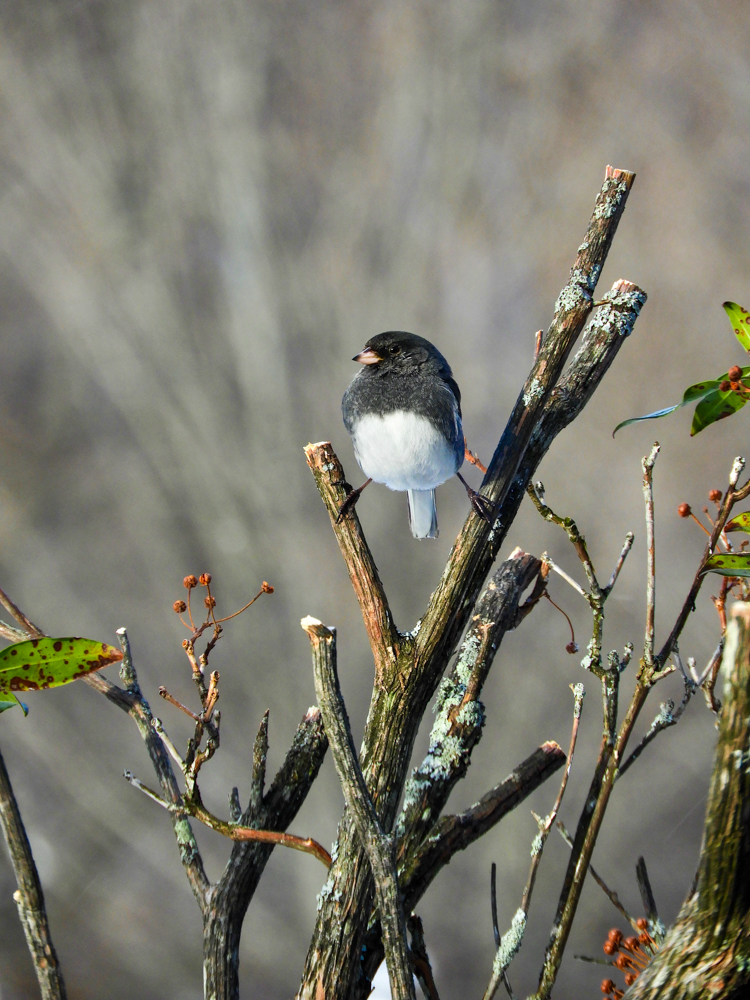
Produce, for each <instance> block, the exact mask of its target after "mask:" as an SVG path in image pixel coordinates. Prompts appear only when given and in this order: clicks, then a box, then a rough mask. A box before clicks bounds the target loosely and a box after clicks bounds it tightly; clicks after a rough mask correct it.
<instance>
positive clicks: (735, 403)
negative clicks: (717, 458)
mask: <svg viewBox="0 0 750 1000" xmlns="http://www.w3.org/2000/svg"><path fill="white" fill-rule="evenodd" d="M746 402H747V399H745V397H744V396H740V395H739V394H738V393H736V392H733V391H732V390H731V389H729V390H728V391H727V392H721V391H720V390H716V391H715V392H710V393H709V394H708V395H707V396H706V397H705V398H704V399H703V400H701V402H700V403H698V405H697V406H696V408H695V413H694V414H693V423H692V425H691V427H690V437H695V435H696V434H700V432H701V431H702V430H705V428H706V427H708V425H709V424H713V423H715V422H716V421H717V420H723V419H724V418H725V417H731V416H732V414H733V413H736V412H737V410H741V409H742V407H743V406H744V405H745V403H746Z"/></svg>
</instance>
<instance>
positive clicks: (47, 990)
mask: <svg viewBox="0 0 750 1000" xmlns="http://www.w3.org/2000/svg"><path fill="white" fill-rule="evenodd" d="M4 603H5V601H3V604H4ZM0 822H1V823H2V826H3V833H4V834H5V842H6V844H7V845H8V852H9V853H10V860H11V862H12V864H13V871H14V872H15V873H16V882H17V883H18V890H17V891H16V892H14V893H13V899H14V900H15V902H16V906H17V907H18V916H19V917H20V920H21V924H22V925H23V931H24V934H25V935H26V943H27V945H28V946H29V952H30V953H31V960H32V962H33V963H34V971H35V972H36V976H37V979H38V980H39V989H40V990H41V993H42V1000H65V998H66V996H67V993H66V991H65V982H64V981H63V975H62V970H61V969H60V963H59V961H58V958H57V953H56V951H55V948H54V945H53V944H52V936H51V934H50V930H49V924H48V922H47V911H46V909H45V906H44V893H43V892H42V883H41V882H40V881H39V873H38V872H37V870H36V864H35V863H34V856H33V855H32V853H31V845H30V844H29V838H28V837H27V836H26V829H25V827H24V825H23V820H22V819H21V813H20V812H19V810H18V804H17V802H16V797H15V795H14V794H13V788H12V786H11V783H10V776H9V775H8V771H7V770H6V767H5V761H4V760H3V757H2V754H0Z"/></svg>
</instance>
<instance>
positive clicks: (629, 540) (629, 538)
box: [604, 531, 635, 596]
mask: <svg viewBox="0 0 750 1000" xmlns="http://www.w3.org/2000/svg"><path fill="white" fill-rule="evenodd" d="M634 539H635V535H634V534H633V532H632V531H629V532H628V533H627V535H626V536H625V544H624V545H623V547H622V551H621V552H620V557H619V559H618V560H617V565H616V566H615V568H614V569H613V570H612V576H611V577H610V578H609V583H608V584H607V586H606V587H604V593H605V595H607V596H609V594H610V593H611V591H612V588H613V587H614V585H615V584H616V583H617V577H618V576H619V575H620V570H621V569H622V567H623V564H624V562H625V560H626V559H627V557H628V553H629V552H630V550H631V549H632V548H633V540H634Z"/></svg>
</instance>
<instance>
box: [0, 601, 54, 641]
mask: <svg viewBox="0 0 750 1000" xmlns="http://www.w3.org/2000/svg"><path fill="white" fill-rule="evenodd" d="M0 604H2V605H3V606H4V607H5V608H6V610H7V611H10V613H11V614H12V615H13V617H14V618H15V619H16V621H17V622H18V624H19V625H20V626H21V628H22V629H23V631H24V632H25V633H26V635H25V638H27V639H43V638H44V636H45V633H44V632H42V630H41V629H40V628H39V626H38V625H35V624H34V623H33V622H32V621H31V619H29V618H27V617H26V615H25V614H24V613H23V611H21V609H20V608H19V607H18V605H17V604H14V603H13V601H11V599H10V598H9V597H8V595H7V594H6V593H5V591H4V590H0Z"/></svg>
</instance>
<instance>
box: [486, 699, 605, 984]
mask: <svg viewBox="0 0 750 1000" xmlns="http://www.w3.org/2000/svg"><path fill="white" fill-rule="evenodd" d="M570 687H571V689H572V691H573V697H574V699H575V703H574V708H573V727H572V732H571V735H570V747H569V749H568V758H567V766H566V768H565V771H564V773H563V778H562V781H561V782H560V789H559V791H558V793H557V798H556V799H555V804H554V805H553V807H552V810H551V812H550V813H548V814H547V816H546V817H545V818H544V819H543V820H542V819H540V818H538V817H537V822H538V824H539V833H538V834H537V836H536V838H535V839H534V843H533V844H532V847H531V868H530V869H529V876H528V879H527V880H526V886H525V888H524V890H523V897H522V899H521V905H520V907H519V908H518V910H516V913H515V916H514V917H513V921H512V923H511V927H510V930H509V931H508V932H507V933H506V934H504V935H503V937H502V938H501V940H500V944H499V946H498V948H497V952H496V953H495V961H494V962H493V964H492V976H491V977H490V982H489V985H488V986H487V989H486V990H485V993H484V998H483V1000H492V997H493V996H494V995H495V993H496V992H497V988H498V986H499V985H500V983H501V981H502V979H503V975H504V973H505V972H506V971H507V969H508V966H509V965H510V963H511V962H512V961H513V959H514V958H515V956H516V954H517V952H518V949H519V948H520V947H521V942H522V941H523V935H524V931H525V929H526V921H527V919H528V914H529V906H530V904H531V895H532V892H533V891H534V883H535V881H536V875H537V871H538V869H539V864H540V862H541V860H542V852H543V850H544V844H545V841H546V840H547V837H548V836H549V831H550V829H551V827H552V824H553V823H554V822H555V819H556V817H557V813H558V811H559V809H560V805H561V804H562V799H563V795H564V794H565V789H566V787H567V784H568V778H569V777H570V769H571V767H572V765H573V753H574V752H575V747H576V740H577V739H578V728H579V726H580V722H581V710H582V708H583V698H584V694H585V691H584V689H583V684H571V685H570Z"/></svg>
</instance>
